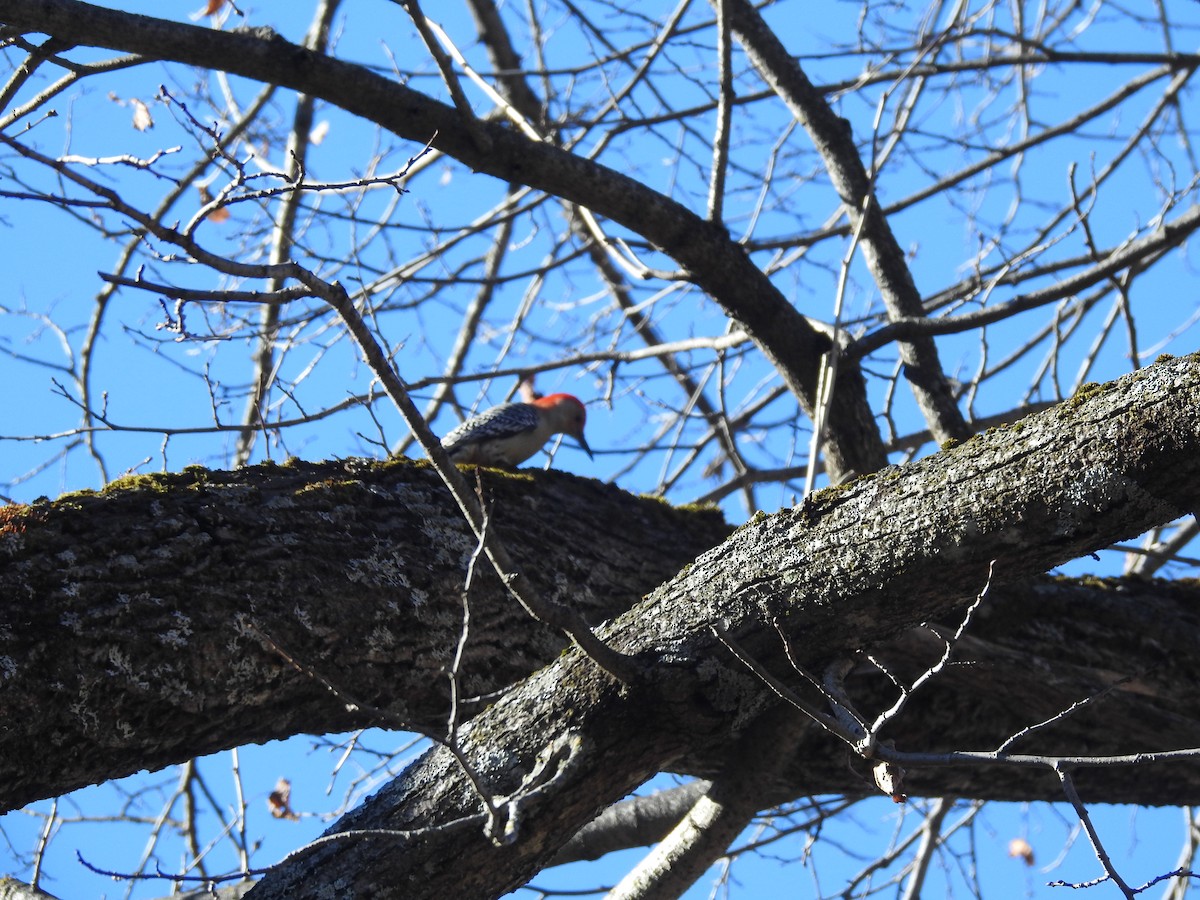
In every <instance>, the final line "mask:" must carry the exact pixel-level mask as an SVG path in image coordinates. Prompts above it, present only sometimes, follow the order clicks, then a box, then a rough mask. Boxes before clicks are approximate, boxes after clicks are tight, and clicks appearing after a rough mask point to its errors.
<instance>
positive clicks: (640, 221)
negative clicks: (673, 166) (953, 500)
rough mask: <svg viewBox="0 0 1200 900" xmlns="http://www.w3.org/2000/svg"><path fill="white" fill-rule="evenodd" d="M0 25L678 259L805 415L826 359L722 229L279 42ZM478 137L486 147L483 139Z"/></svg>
mask: <svg viewBox="0 0 1200 900" xmlns="http://www.w3.org/2000/svg"><path fill="white" fill-rule="evenodd" d="M0 23H4V24H6V25H9V26H13V27H17V28H20V29H23V30H27V31H40V32H43V33H46V34H49V35H52V36H54V37H56V38H60V39H62V40H65V41H69V42H70V43H72V44H77V45H81V46H100V47H107V48H111V49H121V50H125V51H129V52H133V53H140V54H143V55H145V56H146V57H147V58H150V59H167V60H173V61H176V62H181V63H185V64H189V65H196V66H202V67H204V68H215V69H221V70H224V71H227V72H231V73H234V74H238V75H243V76H245V77H247V78H253V79H257V80H260V81H264V82H270V83H272V84H279V85H283V86H285V87H289V88H292V89H294V90H297V91H301V92H303V93H305V94H308V95H311V96H314V97H319V98H321V99H323V100H326V101H328V102H330V103H333V104H335V105H337V106H339V107H341V108H342V109H344V110H346V111H347V112H350V113H353V114H355V115H358V116H361V117H362V118H364V119H366V120H368V121H371V122H375V123H377V124H379V125H381V126H382V127H384V128H387V129H388V130H390V131H392V132H393V133H395V134H397V135H399V136H401V137H404V138H407V139H409V140H412V141H415V142H418V143H421V144H425V143H427V142H430V141H431V140H432V145H433V146H434V147H436V148H437V149H438V150H439V151H441V152H443V153H446V154H447V155H449V156H452V157H454V158H455V159H458V160H459V161H461V162H462V163H464V164H466V165H467V166H470V167H471V168H473V169H475V170H476V171H478V172H483V173H486V174H489V175H492V176H494V177H496V178H502V179H504V180H505V181H507V182H516V183H519V184H525V185H529V186H531V187H534V188H537V189H539V190H542V191H545V192H547V193H549V194H553V195H555V196H559V197H562V198H563V199H565V200H569V201H571V202H573V203H577V204H579V205H580V206H582V207H584V208H586V209H589V210H591V211H592V212H594V213H596V214H599V215H601V216H605V217H607V218H609V219H611V220H612V221H614V222H617V223H619V224H620V225H622V226H623V227H625V228H628V229H630V230H631V231H633V232H635V233H637V234H640V235H641V236H643V237H644V238H646V239H647V240H648V241H650V242H651V243H652V244H654V245H655V246H656V247H658V248H659V249H660V250H662V251H663V252H664V253H666V254H667V255H669V256H670V257H672V258H673V259H674V260H676V261H677V262H678V263H679V264H680V265H681V266H682V267H683V269H684V270H685V273H686V277H687V278H688V279H690V280H691V281H693V282H695V283H696V284H697V285H699V286H700V287H701V288H703V289H704V290H705V291H706V292H707V293H708V294H709V295H710V296H711V297H712V298H713V299H714V300H715V301H716V302H717V303H719V304H720V305H721V306H722V308H723V309H724V310H725V311H726V312H727V313H728V314H729V315H730V316H732V317H733V318H735V319H737V320H738V321H739V322H740V323H741V324H742V325H743V326H744V327H745V329H746V331H747V333H748V334H750V336H751V337H752V338H753V339H754V340H755V342H756V343H757V344H758V346H759V347H760V348H761V349H762V350H763V352H764V353H765V354H766V356H767V357H768V358H769V359H770V361H771V363H772V364H773V365H774V366H775V368H776V369H777V370H778V371H779V372H780V374H781V375H782V377H783V379H784V381H785V382H786V383H787V385H788V387H789V389H790V390H791V391H792V393H793V394H794V395H795V396H796V398H797V399H798V400H799V402H800V403H801V404H802V405H803V407H804V408H805V410H806V411H807V412H809V414H810V415H811V414H813V412H814V410H815V405H816V400H817V397H818V383H819V377H820V376H819V367H820V360H821V356H822V354H823V353H825V352H827V351H829V350H830V349H831V342H830V339H829V338H828V336H826V335H824V334H822V333H820V332H818V331H817V330H816V329H814V328H813V327H812V325H810V324H809V323H808V321H807V320H806V319H805V318H804V317H803V316H802V315H800V314H799V312H798V311H797V310H796V309H795V308H794V307H793V306H792V305H791V304H790V303H789V302H788V301H787V299H786V298H785V297H784V296H783V294H782V293H780V291H779V289H778V288H776V287H775V285H774V284H773V283H772V282H771V280H770V279H769V278H768V277H767V276H766V275H765V274H763V272H762V271H761V270H760V269H759V268H758V267H757V266H756V265H755V264H754V262H753V261H752V260H751V259H750V257H749V256H748V255H747V253H746V251H745V249H744V248H743V247H742V246H741V245H740V244H738V243H737V242H736V241H734V240H733V239H732V238H731V237H730V235H729V233H728V232H727V231H726V229H725V228H724V227H722V226H721V225H720V224H718V223H713V222H709V221H707V220H706V219H704V218H703V217H702V216H700V215H697V214H696V213H695V212H693V211H691V210H689V209H688V208H686V207H685V206H683V205H682V204H680V203H677V202H676V201H674V200H672V199H670V198H669V197H667V196H665V195H663V194H661V193H659V192H657V191H654V190H652V189H650V188H648V187H647V186H646V185H644V184H642V183H640V182H638V181H636V180H634V179H632V178H630V177H628V176H626V175H622V174H621V173H619V172H616V171H614V170H613V169H609V168H607V167H606V166H603V165H601V164H599V163H597V162H595V161H593V160H589V159H585V158H583V157H580V156H577V155H575V154H572V153H569V152H567V151H564V150H562V149H560V148H558V147H555V146H553V145H552V144H549V143H546V142H539V141H534V140H531V139H529V138H528V137H526V136H525V135H524V134H522V133H521V132H519V131H518V130H515V129H512V128H509V127H507V126H506V125H504V124H502V123H499V122H483V121H479V120H475V119H471V120H470V121H469V122H468V121H466V120H464V119H463V117H462V116H461V115H460V113H459V112H458V111H457V110H455V109H454V107H452V106H447V105H445V104H443V103H438V102H437V101H435V100H433V99H431V98H429V97H427V96H425V95H424V94H421V93H419V92H417V91H414V90H412V89H411V88H408V87H406V86H404V85H402V84H398V83H396V82H394V81H390V80H388V79H386V78H384V77H382V76H379V75H376V74H374V73H373V72H370V71H368V70H367V69H365V68H363V67H361V66H357V65H353V64H350V63H346V62H343V61H341V60H337V59H334V58H332V57H329V56H325V55H322V54H320V53H315V52H313V51H311V50H308V49H306V48H303V47H300V46H297V45H295V44H292V43H289V42H288V41H285V40H283V39H282V38H280V37H279V36H278V35H275V34H273V33H268V34H266V35H265V36H263V35H260V34H257V33H254V34H251V33H247V32H222V31H215V30H212V29H208V28H201V27H197V26H194V25H186V24H181V23H177V22H170V21H166V20H163V19H155V18H151V17H148V16H139V15H133V14H129V13H122V12H116V11H113V10H108V9H104V8H101V7H98V6H93V5H91V4H87V3H80V2H77V0H0ZM480 135H482V136H483V138H484V139H483V140H480ZM859 387H860V385H859V383H852V382H851V381H850V380H849V379H848V380H847V382H846V383H845V384H843V385H842V389H841V390H839V391H838V392H837V393H835V395H834V401H833V404H832V406H831V409H830V412H829V417H828V419H827V423H828V427H829V443H828V464H829V466H830V469H831V471H832V472H833V474H834V476H835V477H840V476H843V475H846V474H848V473H860V474H861V473H866V472H871V471H874V470H876V469H878V468H879V467H880V466H882V465H884V464H885V463H886V455H885V454H884V452H883V444H882V440H881V438H880V436H879V432H878V429H877V428H876V427H875V425H874V420H873V417H872V415H871V412H870V408H869V406H868V405H867V401H866V394H865V390H859Z"/></svg>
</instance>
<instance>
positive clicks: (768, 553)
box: [252, 357, 1200, 898]
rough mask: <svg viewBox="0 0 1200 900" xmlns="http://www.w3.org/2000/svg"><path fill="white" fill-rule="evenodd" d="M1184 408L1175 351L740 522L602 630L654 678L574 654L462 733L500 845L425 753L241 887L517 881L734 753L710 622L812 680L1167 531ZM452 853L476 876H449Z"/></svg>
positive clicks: (473, 803)
mask: <svg viewBox="0 0 1200 900" xmlns="http://www.w3.org/2000/svg"><path fill="white" fill-rule="evenodd" d="M1198 410H1200V359H1197V358H1194V357H1190V358H1187V359H1180V360H1168V361H1165V362H1163V363H1160V364H1158V365H1156V366H1153V367H1151V368H1149V369H1144V370H1141V371H1139V372H1137V373H1135V374H1133V375H1130V376H1127V377H1126V378H1123V379H1121V380H1119V381H1117V382H1113V383H1112V384H1110V385H1107V386H1105V387H1103V388H1096V389H1094V390H1090V391H1088V392H1087V393H1086V394H1084V395H1081V396H1079V397H1076V398H1074V399H1073V400H1071V401H1068V402H1067V403H1064V404H1062V405H1061V406H1059V407H1056V408H1055V409H1053V410H1049V411H1047V412H1045V413H1041V414H1038V415H1034V416H1030V417H1028V418H1027V419H1024V420H1022V421H1021V422H1019V423H1017V425H1015V426H1013V427H1011V428H1008V429H1003V430H1000V431H997V432H994V433H991V434H987V435H979V436H977V437H975V438H973V439H972V440H970V441H968V442H967V443H965V444H964V445H962V446H961V447H959V448H956V449H955V450H954V451H953V452H950V453H942V454H939V455H937V456H934V457H930V458H928V459H925V460H922V461H920V462H918V463H915V464H912V465H910V466H905V467H903V468H897V469H891V470H888V471H885V472H882V473H880V474H879V475H877V476H875V477H872V478H867V479H862V480H860V481H858V482H856V483H855V484H854V485H851V486H848V487H846V488H845V489H840V490H839V489H831V490H829V491H825V492H822V493H821V494H820V495H817V497H816V498H815V499H814V500H813V501H812V502H810V503H807V504H805V505H803V506H802V507H800V508H797V509H792V510H784V511H782V512H780V513H778V514H777V515H774V516H767V517H763V518H761V519H759V520H755V521H753V522H751V523H749V524H747V525H746V526H744V527H743V528H741V529H739V531H738V532H736V533H735V534H734V536H733V537H731V538H730V539H729V540H728V541H726V542H725V544H723V545H722V546H721V547H718V548H716V549H714V550H712V551H710V552H708V553H706V554H704V555H703V556H701V557H700V558H699V559H697V560H696V562H695V564H694V565H692V566H691V567H690V568H688V569H687V570H685V571H684V572H683V573H681V574H680V575H679V576H678V577H677V578H675V579H674V580H673V581H671V582H670V583H668V584H666V585H663V587H661V588H660V589H659V590H657V591H655V592H654V593H653V594H652V595H651V596H650V597H648V598H647V599H646V600H645V601H644V602H643V603H641V604H639V605H638V606H636V607H635V608H634V609H632V610H631V611H630V612H628V613H626V614H625V615H623V616H621V617H620V618H618V619H617V620H615V621H614V622H612V623H611V624H610V625H608V626H606V627H604V628H602V629H601V636H602V637H604V638H605V639H606V640H608V641H610V642H611V643H612V644H613V645H614V646H615V647H617V649H619V650H622V651H624V652H627V653H636V654H640V655H641V656H642V658H643V659H644V660H645V661H646V662H647V664H650V665H651V666H652V671H653V678H652V679H651V680H649V681H648V682H647V683H645V684H642V685H634V686H618V685H616V684H614V683H613V682H612V681H611V680H610V679H608V678H607V677H606V676H604V675H603V674H602V673H600V672H598V670H596V668H595V667H594V666H592V665H591V664H590V663H589V662H588V661H587V660H586V659H585V658H584V657H583V656H582V655H581V654H579V653H578V652H575V651H568V652H567V653H565V654H564V655H563V656H561V657H560V658H559V659H558V660H557V661H556V662H555V663H553V664H552V665H551V666H549V667H547V668H545V669H543V670H541V671H540V672H538V673H536V674H535V675H533V676H532V677H531V678H529V679H528V680H527V681H526V682H525V683H524V684H522V685H521V686H520V687H519V688H518V689H516V690H514V691H512V692H510V693H509V694H507V695H506V696H505V697H504V698H503V699H501V700H500V701H499V702H497V703H496V704H495V705H494V706H492V707H490V708H489V709H487V710H486V711H484V712H482V713H481V714H480V715H479V716H478V717H476V718H475V719H474V720H472V722H471V723H470V724H469V725H468V726H467V728H465V729H464V730H463V733H462V737H463V744H462V747H461V748H460V749H461V752H462V753H464V754H465V755H466V756H467V757H468V758H469V759H470V760H471V762H472V765H473V766H474V767H475V770H476V773H477V774H478V775H479V776H480V777H482V778H483V780H484V781H485V782H486V783H487V784H488V786H489V790H490V792H491V793H492V794H493V795H495V796H499V797H506V798H508V799H509V800H510V801H511V802H512V803H513V804H514V806H513V809H514V813H513V816H514V818H513V819H512V820H511V822H510V825H511V831H512V834H513V840H511V841H508V842H501V843H493V842H491V841H489V840H488V839H487V838H486V837H485V836H484V835H483V834H482V833H481V829H480V827H479V826H478V825H477V824H475V823H476V822H477V821H478V816H479V810H480V805H479V801H478V798H477V797H476V796H475V795H474V793H473V791H472V789H471V787H470V785H469V784H468V783H467V782H466V780H465V779H464V778H463V777H462V775H461V774H460V772H459V771H458V769H457V767H456V763H455V762H454V759H453V758H452V756H451V754H449V753H447V752H446V751H444V750H441V749H439V750H434V751H431V752H430V753H428V754H426V756H425V757H423V759H422V760H420V761H419V762H418V763H417V764H415V765H414V766H413V767H412V768H411V769H410V770H409V771H408V772H406V773H405V774H404V775H403V776H401V778H399V779H397V781H396V782H394V783H393V784H392V785H390V786H389V787H387V788H385V789H384V790H383V791H382V792H380V793H379V794H378V795H376V796H375V797H374V798H372V799H371V800H370V801H369V802H368V803H367V804H365V805H364V806H363V807H362V808H361V809H359V810H357V811H355V812H353V813H351V814H350V815H348V816H347V817H346V818H345V819H344V820H343V821H342V822H340V823H339V824H338V826H337V827H336V828H335V829H334V832H335V833H343V834H345V835H346V836H345V837H343V838H338V837H336V836H333V835H331V836H330V837H329V838H328V839H326V840H325V841H323V842H322V843H321V844H320V845H319V846H316V847H314V848H312V849H311V850H310V851H309V852H307V853H304V854H299V855H298V856H297V857H296V858H294V859H292V860H290V861H289V862H288V863H287V864H286V865H284V866H281V867H280V868H278V869H277V870H276V871H275V872H273V873H272V874H271V875H269V876H268V877H267V878H265V879H264V880H263V881H262V882H260V884H259V886H258V887H256V888H255V889H254V891H253V892H252V896H255V897H267V898H271V897H305V896H315V895H316V893H315V889H314V885H318V884H321V883H336V884H340V885H344V886H345V889H346V891H347V892H348V893H351V894H357V895H364V896H366V895H369V896H378V897H386V896H404V897H441V896H446V895H447V893H448V892H454V893H456V894H457V895H458V896H460V897H474V896H494V895H496V894H498V893H502V892H503V891H505V890H508V889H511V888H513V887H516V886H517V885H519V884H521V883H522V882H524V881H525V880H526V879H527V878H528V877H529V876H530V875H531V874H532V873H533V872H535V871H536V870H537V869H538V868H540V867H541V866H542V865H544V864H546V863H547V862H548V861H549V860H550V859H551V858H552V857H553V855H554V853H555V852H556V851H557V849H558V847H559V846H560V845H561V844H562V842H563V841H564V840H565V839H566V837H567V836H568V835H570V834H572V833H574V831H576V830H577V829H578V828H579V827H581V826H582V825H583V824H585V823H586V822H587V821H589V820H590V819H591V818H592V817H593V816H594V815H595V813H596V811H597V810H598V809H600V808H602V807H604V806H606V805H608V804H610V803H612V802H614V801H615V800H617V799H619V798H620V797H621V796H623V795H624V794H625V793H627V792H628V791H629V789H630V788H632V787H633V786H635V785H636V784H637V783H639V782H640V781H642V780H643V779H644V778H645V777H646V776H648V775H649V774H651V773H653V772H655V771H659V770H663V769H670V768H672V767H673V766H674V765H675V764H676V763H678V762H680V761H682V760H684V759H685V758H686V756H687V754H688V752H689V751H695V750H696V749H699V748H713V747H718V746H726V745H728V742H729V741H730V740H731V739H732V738H733V737H734V736H735V735H737V734H738V733H740V732H741V731H742V730H743V729H744V728H745V727H746V724H747V723H748V722H749V721H751V720H752V719H754V718H755V717H757V715H759V714H760V713H761V712H762V711H763V710H764V709H766V708H768V707H769V706H770V705H771V700H770V695H769V693H768V692H767V691H766V690H765V689H764V688H763V684H762V681H761V680H760V679H759V678H758V677H757V676H756V675H754V674H752V673H750V672H749V671H747V669H746V668H745V667H744V666H743V665H742V664H741V663H740V662H738V661H737V660H735V659H732V658H731V656H730V654H729V653H728V651H727V650H726V649H725V647H724V645H723V644H722V643H721V641H720V640H719V639H718V636H717V634H718V632H725V633H728V634H730V635H733V636H736V638H737V640H738V641H739V643H740V646H741V647H743V648H745V650H747V651H748V652H749V653H750V654H752V655H753V657H754V658H755V659H756V660H758V662H759V664H760V665H762V666H764V667H767V668H769V669H771V670H773V671H777V672H786V671H787V669H786V663H784V662H783V661H782V659H781V656H782V654H781V649H780V641H779V637H778V635H777V634H776V632H775V626H776V625H779V626H780V627H782V628H783V629H784V630H785V632H786V634H787V635H788V637H789V639H790V640H791V641H792V642H793V644H794V646H795V647H796V648H797V652H798V653H799V655H800V656H801V658H802V659H803V661H804V662H805V663H806V665H808V666H809V667H810V668H811V669H812V670H814V671H818V672H819V671H822V670H823V668H824V666H825V665H826V664H828V663H831V662H833V661H835V660H838V659H845V658H846V657H848V656H850V655H851V654H853V653H854V652H855V651H857V650H859V649H861V648H863V647H868V646H872V645H876V644H880V643H881V642H884V641H886V640H888V639H890V638H895V637H896V636H897V635H899V634H901V633H902V632H904V631H905V630H907V629H911V628H912V627H913V626H915V625H917V624H918V623H920V622H924V621H930V620H935V619H937V618H938V617H943V616H953V615H955V613H956V611H957V610H962V609H963V608H965V606H966V605H967V604H968V603H969V602H970V601H972V600H973V599H974V597H975V595H976V594H977V593H978V592H979V590H980V589H981V588H982V586H983V585H984V583H985V582H986V581H987V575H988V570H989V567H990V565H991V563H992V561H996V565H995V576H994V578H993V581H992V583H993V584H994V585H997V586H1003V585H1005V584H1013V583H1016V582H1019V581H1020V580H1022V579H1026V578H1029V577H1030V576H1033V575H1035V574H1037V573H1039V572H1043V571H1045V570H1047V569H1049V568H1050V567H1052V566H1054V565H1057V564H1059V563H1061V562H1064V561H1067V560H1069V559H1072V558H1075V557H1077V556H1079V555H1081V554H1086V553H1089V552H1093V551H1095V550H1097V549H1100V548H1102V547H1104V546H1107V545H1108V544H1111V543H1113V542H1114V541H1118V540H1122V539H1126V538H1128V537H1130V536H1132V535H1134V534H1137V533H1138V532H1140V531H1142V530H1144V529H1146V528H1148V527H1150V526H1152V525H1155V524H1159V523H1162V522H1165V521H1168V520H1170V519H1173V518H1175V517H1177V516H1178V515H1180V514H1181V513H1182V512H1183V511H1184V510H1185V509H1191V508H1195V506H1196V502H1197V500H1198V499H1200V498H1198V494H1200V412H1198ZM1174 699H1176V700H1177V701H1182V702H1184V703H1188V702H1190V701H1189V700H1188V698H1174ZM1026 701H1027V698H1026V697H1024V696H1023V697H1021V698H1020V701H1019V702H1020V703H1021V704H1025V703H1026ZM914 715H916V713H915V711H914V709H913V708H911V707H910V709H909V711H908V712H907V713H906V716H905V718H906V719H907V718H909V717H911V716H914ZM1192 718H1193V721H1195V720H1196V719H1197V718H1198V717H1197V716H1195V715H1193V717H1192ZM1192 733H1194V734H1195V740H1194V741H1192V742H1190V743H1191V745H1192V746H1200V730H1198V729H1196V728H1195V727H1194V725H1193V728H1192ZM1137 737H1140V739H1141V740H1143V741H1144V742H1145V743H1146V744H1147V745H1148V746H1146V747H1144V748H1142V749H1146V750H1151V749H1162V748H1160V747H1157V746H1156V745H1157V743H1158V740H1157V737H1156V736H1155V735H1153V734H1145V733H1143V734H1141V735H1139V736H1137ZM947 739H948V740H953V741H955V744H956V746H961V745H959V744H958V743H957V740H956V739H955V737H954V736H952V735H951V736H947ZM1076 748H1077V753H1086V752H1088V750H1090V748H1089V747H1087V746H1085V745H1083V744H1082V743H1079V744H1077V745H1076ZM902 749H903V748H902ZM539 760H540V761H539ZM1178 765H1181V766H1183V767H1185V768H1187V769H1188V770H1189V771H1192V770H1194V769H1195V768H1196V767H1197V764H1196V763H1195V762H1192V763H1187V764H1182V763H1181V764H1178ZM999 771H1003V770H999ZM990 774H991V770H989V775H990ZM535 775H536V778H535ZM1138 777H1139V778H1140V777H1141V773H1139V775H1138ZM1192 778H1193V779H1194V778H1195V775H1194V771H1193V772H1192ZM530 779H534V780H533V781H532V782H531V781H530ZM1085 795H1086V794H1085ZM1089 799H1092V798H1089ZM382 830H386V831H388V832H390V833H386V834H385V833H383V831H382ZM463 858H470V859H471V860H472V867H471V868H472V869H473V870H474V873H473V872H472V871H465V870H464V867H462V866H460V865H456V864H455V863H456V860H461V859H463ZM318 873H319V876H318Z"/></svg>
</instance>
